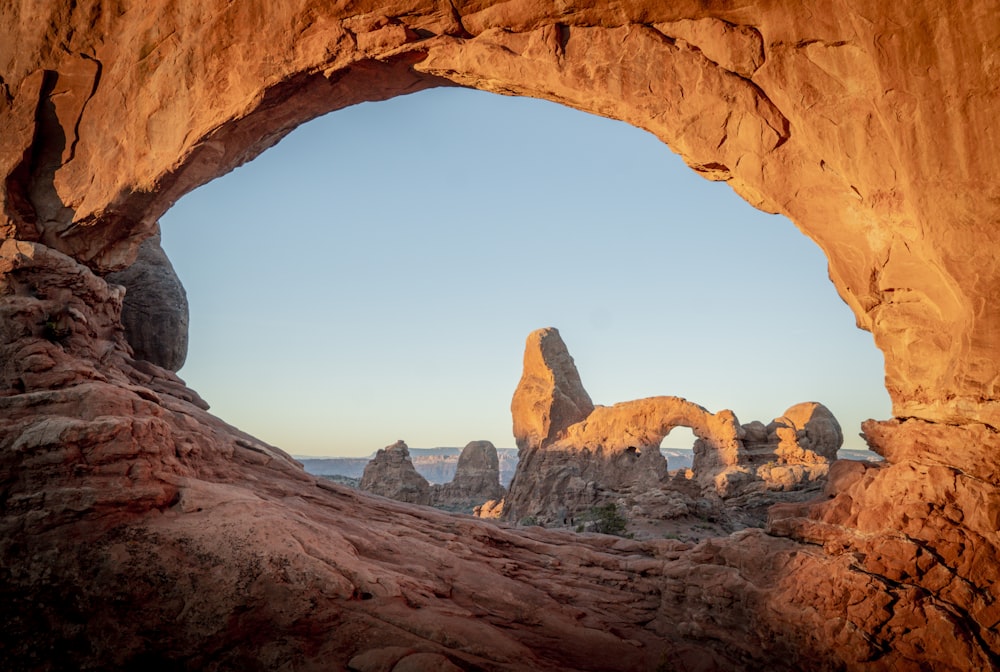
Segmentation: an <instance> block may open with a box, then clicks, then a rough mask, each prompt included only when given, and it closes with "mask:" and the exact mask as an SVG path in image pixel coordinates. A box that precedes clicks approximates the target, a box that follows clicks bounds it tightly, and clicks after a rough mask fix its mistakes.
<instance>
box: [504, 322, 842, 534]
mask: <svg viewBox="0 0 1000 672" xmlns="http://www.w3.org/2000/svg"><path fill="white" fill-rule="evenodd" d="M557 339H558V340H557ZM539 380H542V381H547V384H546V385H545V386H540V385H538V384H537V383H536V382H535V381H539ZM561 385H566V386H567V387H568V388H569V389H568V390H563V389H561V387H560V386H561ZM569 398H578V399H586V400H587V402H588V403H589V402H590V397H589V396H588V395H587V393H586V391H585V390H584V388H583V383H582V381H581V379H580V374H579V372H578V371H577V369H576V365H575V364H574V363H573V358H572V357H570V355H569V351H568V350H567V348H566V345H565V343H564V342H563V341H562V339H561V338H559V336H558V332H557V331H556V330H555V329H552V328H546V329H539V330H537V331H534V332H532V333H531V334H530V335H529V336H528V339H527V342H526V343H525V353H524V372H523V375H522V376H521V382H520V384H519V386H518V388H517V389H516V390H515V391H514V398H513V401H512V403H511V413H512V415H513V421H514V435H515V437H516V438H517V439H518V444H519V446H520V448H519V449H518V457H519V460H518V467H517V471H516V473H515V475H514V480H513V482H512V483H511V488H510V493H509V494H508V496H507V498H506V501H505V506H504V517H505V518H506V519H507V520H512V521H519V520H524V519H529V520H531V521H535V522H544V523H556V524H564V523H566V522H569V521H571V520H573V519H575V518H576V517H577V516H579V515H580V514H581V513H583V512H585V511H587V510H588V509H590V508H592V507H594V506H597V505H600V504H605V503H607V502H608V500H611V499H618V498H619V497H621V496H622V495H626V494H627V495H629V496H630V498H631V499H634V498H635V497H644V496H646V495H647V494H648V493H649V491H655V490H660V489H662V488H666V487H667V483H668V480H667V461H666V459H665V458H664V456H663V454H662V453H661V452H660V443H661V442H662V441H663V439H664V437H666V436H667V435H668V434H669V433H670V432H671V431H672V430H673V429H675V428H676V427H689V428H690V429H691V430H692V431H693V432H694V434H695V436H696V437H697V439H696V441H695V443H694V463H693V466H692V470H691V471H692V472H693V473H692V475H691V480H693V481H694V483H695V484H697V487H696V488H695V492H697V490H698V489H700V490H702V491H703V492H704V493H706V494H709V495H712V496H720V497H723V498H730V497H736V496H740V495H746V494H748V491H755V490H761V489H777V490H792V489H795V488H797V487H798V486H800V485H801V484H803V483H809V482H811V481H816V480H819V479H821V478H823V477H825V476H826V474H827V470H828V468H829V465H830V462H831V461H833V460H836V459H837V450H838V449H839V448H840V446H841V444H842V443H843V439H844V437H843V433H842V432H841V429H840V424H839V423H838V422H837V419H836V418H835V417H834V416H833V414H832V413H831V412H830V410H829V409H828V408H826V407H825V406H823V405H822V404H820V403H817V402H806V403H802V404H797V405H795V406H793V407H792V408H790V409H788V410H787V411H785V414H784V415H783V416H782V417H781V418H778V419H776V420H774V421H773V422H771V423H769V424H768V425H766V426H765V425H764V424H763V423H760V422H753V423H749V424H747V425H740V424H739V420H737V418H736V415H735V414H734V413H733V412H732V411H730V410H722V411H719V412H718V413H711V412H709V411H708V410H706V409H705V408H703V407H701V406H699V405H697V404H694V403H692V402H690V401H688V400H687V399H683V398H681V397H650V398H648V399H639V400H636V401H626V402H622V403H618V404H615V405H613V406H592V409H593V410H592V411H591V412H590V413H589V414H587V415H584V416H582V417H580V419H579V420H578V421H576V422H574V423H572V424H566V422H561V423H551V424H549V425H548V427H547V430H546V432H545V433H544V435H543V434H542V433H531V434H529V433H527V432H524V431H523V428H526V427H539V426H543V425H545V424H546V422H545V421H546V420H547V419H548V417H549V416H548V411H549V409H551V408H554V407H557V406H558V405H560V403H561V400H565V399H569ZM525 399H530V400H531V403H530V404H529V403H524V400H525ZM573 407H574V408H577V407H578V406H577V405H574V406H573ZM532 413H537V414H539V415H540V416H542V417H531V414H532ZM579 415H580V414H576V415H574V416H573V417H579ZM564 417H565V416H564ZM519 430H521V431H519ZM748 439H749V446H748V445H747V443H748V441H747V440H748ZM661 486H662V487H661ZM683 489H684V490H686V491H690V490H691V488H689V487H687V484H685V485H684V487H683ZM646 499H647V500H648V499H649V497H646Z"/></svg>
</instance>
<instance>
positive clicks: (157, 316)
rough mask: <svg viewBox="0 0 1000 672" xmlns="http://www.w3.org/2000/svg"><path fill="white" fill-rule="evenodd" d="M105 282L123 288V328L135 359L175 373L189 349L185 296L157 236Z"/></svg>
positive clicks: (109, 275)
mask: <svg viewBox="0 0 1000 672" xmlns="http://www.w3.org/2000/svg"><path fill="white" fill-rule="evenodd" d="M107 279H108V282H111V283H115V284H119V285H123V286H124V287H125V302H124V305H123V308H122V324H123V325H124V326H125V336H126V338H127V339H128V343H129V345H131V346H132V351H133V352H134V353H135V356H136V358H138V359H144V360H146V361H148V362H152V363H153V364H155V365H157V366H159V367H162V368H164V369H168V370H170V371H177V370H179V369H180V368H181V367H182V366H184V360H185V359H187V347H188V302H187V293H186V292H185V291H184V286H183V285H182V284H181V281H180V278H178V277H177V273H175V272H174V267H173V265H172V264H171V263H170V260H169V259H167V255H166V253H164V251H163V248H162V247H160V236H159V234H156V235H154V236H150V237H149V238H147V239H146V240H145V241H144V242H143V243H142V245H140V246H139V254H138V256H137V257H136V259H135V261H134V262H132V265H131V266H129V267H128V268H126V269H125V270H124V271H119V272H117V273H109V274H108V276H107Z"/></svg>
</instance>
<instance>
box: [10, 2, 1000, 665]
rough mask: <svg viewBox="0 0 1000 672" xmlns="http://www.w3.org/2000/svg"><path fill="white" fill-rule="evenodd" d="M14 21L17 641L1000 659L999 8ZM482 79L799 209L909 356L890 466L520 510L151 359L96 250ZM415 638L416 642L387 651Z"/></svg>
mask: <svg viewBox="0 0 1000 672" xmlns="http://www.w3.org/2000/svg"><path fill="white" fill-rule="evenodd" d="M0 27H2V30H3V36H4V39H3V40H0V120H2V122H3V128H4V133H3V136H2V137H0V174H2V176H3V186H2V189H0V236H2V237H3V239H4V242H3V244H2V245H0V290H2V291H0V294H2V296H0V318H2V319H0V361H2V369H0V388H2V390H3V392H2V393H0V395H2V396H0V411H2V412H0V461H2V462H0V467H2V473H3V474H4V476H3V480H2V481H0V488H2V491H0V539H2V542H0V555H2V557H3V558H4V562H3V563H2V566H3V567H4V572H5V575H4V581H3V582H0V591H2V594H0V598H3V599H4V602H5V604H8V605H11V609H10V610H8V613H6V614H5V615H4V616H3V618H4V619H5V620H4V623H3V626H4V627H3V628H2V629H3V632H4V633H5V634H4V637H5V643H9V646H7V648H5V649H0V650H3V651H4V655H7V656H10V657H11V658H13V659H14V662H15V663H20V664H22V666H24V667H34V668H37V667H39V666H43V667H44V665H48V666H49V667H53V668H58V667H66V666H69V665H70V663H69V662H68V661H72V664H73V665H77V666H91V667H97V666H100V667H104V668H114V667H127V666H129V665H131V664H133V663H135V662H137V661H142V662H144V663H146V664H149V663H161V664H162V665H173V666H178V665H187V666H190V667H206V666H209V667H210V666H212V665H219V666H223V667H225V666H239V665H241V664H242V662H244V661H247V660H253V661H256V662H257V663H260V664H264V665H268V664H269V663H277V662H279V661H280V662H282V663H285V662H287V661H289V660H292V661H294V662H295V663H296V664H299V665H300V666H302V667H303V668H306V667H308V666H309V665H322V664H324V662H328V661H329V660H331V659H333V660H338V661H341V660H343V661H347V660H349V659H351V658H352V657H355V661H356V662H355V667H361V666H362V665H363V664H370V661H371V660H374V659H380V660H388V659H389V658H393V657H395V658H393V660H396V659H404V658H407V657H413V658H414V660H412V661H410V662H409V663H408V664H410V665H418V664H420V662H418V658H419V661H422V663H423V664H424V665H425V666H426V665H431V664H435V665H438V666H444V665H446V664H450V665H454V666H457V667H459V668H473V667H479V668H481V667H484V666H491V667H496V668H503V669H566V668H577V669H637V668H652V667H655V666H656V665H657V664H658V663H659V662H661V661H662V660H664V659H665V657H666V656H668V655H669V656H670V658H669V660H672V661H676V665H677V667H678V669H681V668H682V667H683V666H684V665H688V666H693V665H694V664H695V662H696V661H698V662H699V663H700V664H702V665H703V666H710V665H712V664H715V665H717V666H718V667H721V668H727V669H734V668H737V667H739V666H743V667H748V668H752V667H761V666H768V667H771V668H772V669H781V667H782V666H786V669H796V668H801V667H802V665H803V664H805V663H804V661H809V663H808V664H809V666H810V667H813V668H815V669H842V668H845V667H847V668H858V669H862V668H871V669H889V668H892V667H896V668H900V667H915V666H917V665H920V664H924V665H929V666H932V667H938V668H941V669H947V668H948V667H949V666H953V665H955V661H962V663H963V664H967V665H968V666H970V667H974V668H981V669H987V668H989V667H991V666H994V667H995V666H997V665H998V664H1000V640H998V635H997V629H996V625H997V622H998V616H997V601H996V598H995V585H996V580H997V576H998V574H1000V572H998V567H997V562H996V558H997V556H998V552H997V551H998V548H1000V541H998V538H997V529H998V527H1000V526H998V524H997V520H996V518H997V515H996V512H997V511H1000V494H998V490H997V488H998V484H1000V468H998V467H997V464H998V462H997V454H998V448H1000V445H998V444H1000V442H998V440H997V438H996V430H995V428H996V427H997V426H1000V404H998V398H1000V394H998V386H1000V358H998V357H997V352H998V350H1000V343H998V342H997V340H996V334H997V333H1000V328H998V327H1000V313H998V312H997V311H996V310H995V305H994V303H995V302H994V301H993V300H992V297H995V296H996V295H998V293H1000V273H998V271H1000V269H998V264H1000V258H998V256H997V255H996V254H995V252H994V250H995V249H996V246H997V243H998V242H1000V241H998V236H1000V233H998V231H997V228H996V226H995V225H994V224H995V222H996V221H997V220H998V219H1000V215H998V212H1000V205H998V203H1000V186H998V184H997V182H996V180H993V179H989V178H988V177H986V178H984V177H983V176H991V175H993V174H994V173H995V172H996V171H995V162H996V158H995V157H996V156H998V155H1000V151H998V150H1000V137H998V133H1000V131H998V130H997V127H996V124H995V119H996V118H997V116H998V111H1000V103H998V102H997V88H996V81H997V78H996V70H997V64H996V62H995V59H993V58H992V56H990V55H991V54H993V53H994V52H995V51H996V45H998V44H1000V21H998V20H997V17H996V10H995V8H994V7H993V6H992V4H991V3H987V2H971V3H967V4H963V5H961V6H949V7H947V8H942V7H941V6H940V5H939V3H937V2H932V1H930V0H918V1H916V2H911V3H905V4H902V3H900V4H898V6H886V5H885V3H878V2H874V1H865V2H861V3H855V4H854V5H852V6H851V7H850V8H847V7H844V6H843V5H842V4H841V3H836V2H823V3H820V4H818V5H813V6H812V11H811V12H809V13H807V12H804V11H801V12H800V11H795V12H792V11H790V10H789V9H788V8H787V7H785V6H780V5H778V4H776V3H750V4H742V5H740V6H738V7H736V6H733V7H728V6H727V7H723V6H722V5H719V4H717V3H715V4H713V3H704V2H702V1H701V0H684V1H682V2H672V3H662V2H642V1H637V2H628V3H622V4H617V5H614V6H613V7H612V6H610V5H609V6H603V5H599V4H593V3H579V4H578V5H565V6H564V5H560V7H559V8H556V7H555V6H547V5H539V4H532V3H528V2H522V1H521V0H510V1H509V2H501V3H445V4H442V3H437V2H431V1H430V0H412V1H411V2H403V3H392V4H390V5H386V4H385V3H373V2H361V3H352V4H350V6H349V8H346V7H345V6H343V5H334V4H328V3H319V2H312V1H311V0H298V1H297V2H291V3H271V2H264V1H263V0H246V1H241V2H237V3H233V2H227V1H226V0H212V1H208V2H201V3H172V2H166V1H164V2H154V3H146V4H145V5H143V6H142V7H141V8H140V7H135V8H129V7H127V6H125V5H123V4H119V3H111V2H103V1H101V0H83V1H80V2H60V1H58V0H47V1H44V2H35V3H15V4H11V5H9V6H6V7H4V8H3V9H0ZM454 84H458V85H462V86H474V87H477V88H481V89H484V90H490V91H495V92H499V93H508V94H516V95H531V96H538V97H543V98H548V99H551V100H555V101H557V102H561V103H564V104H567V105H572V106H574V107H578V108H580V109H583V110H587V111H590V112H594V113H597V114H602V115H605V116H610V117H614V118H618V119H621V120H623V121H626V122H628V123H631V124H634V125H636V126H639V127H641V128H645V129H647V130H649V131H650V132H652V133H654V134H656V135H657V136H658V137H660V138H661V139H662V140H664V141H665V142H666V143H667V144H668V145H670V147H671V148H673V149H674V150H675V151H677V152H679V153H680V154H682V155H683V156H684V158H685V160H686V161H687V162H688V164H689V165H691V166H692V167H693V168H694V169H695V170H698V171H699V172H701V173H702V174H703V175H705V176H706V177H708V178H710V179H723V180H727V181H728V182H729V184H730V185H731V186H732V187H733V188H734V189H736V190H737V191H738V192H739V193H740V194H741V195H743V196H744V197H745V198H746V199H747V200H749V201H750V202H751V203H753V204H754V205H756V206H757V207H760V208H763V209H765V210H768V211H772V212H781V213H784V214H786V215H788V216H789V217H790V218H791V219H792V220H793V221H794V222H796V223H797V224H798V226H799V227H800V228H802V229H803V230H804V231H805V232H806V233H808V235H810V236H811V237H812V238H813V239H814V240H815V241H816V242H817V243H818V244H819V245H820V247H821V248H822V249H823V250H824V251H825V252H826V254H827V256H828V258H829V260H830V276H831V279H832V280H833V282H834V283H835V284H836V286H837V288H838V291H839V292H840V295H841V296H842V297H843V299H844V300H845V301H846V302H847V303H848V305H849V306H850V307H851V308H852V310H853V311H854V314H855V316H856V318H857V321H858V324H859V325H860V326H861V327H863V328H865V329H868V330H870V331H871V332H872V333H873V335H874V337H875V340H876V343H877V345H878V346H879V348H880V349H881V350H882V351H883V353H884V354H885V360H886V385H887V388H888V389H889V392H890V395H891V397H892V400H893V412H894V415H895V416H896V417H897V419H896V420H892V421H888V422H882V423H875V422H870V423H868V424H866V426H865V433H866V436H867V438H868V440H869V442H870V443H871V444H872V445H873V447H875V448H876V449H877V450H878V451H880V452H881V453H882V454H883V455H884V456H886V458H887V460H888V461H887V463H886V464H885V465H879V466H872V465H858V464H852V463H842V464H843V466H840V467H837V468H836V470H835V472H834V473H832V474H831V485H830V488H829V491H828V493H827V495H828V499H827V500H826V501H824V502H816V503H812V504H809V505H801V506H794V507H785V508H783V509H776V510H774V511H773V513H772V521H771V524H770V527H769V531H768V533H766V534H765V533H763V532H759V533H757V532H750V533H746V534H743V535H741V536H739V537H733V538H730V539H727V540H718V541H715V542H712V543H711V544H706V545H703V546H702V547H699V549H698V550H697V551H696V552H689V549H685V548H683V547H681V546H679V545H674V544H671V543H667V542H665V543H663V544H659V545H656V544H652V545H643V544H638V543H633V544H632V545H629V544H628V543H626V542H616V545H614V546H612V545H602V543H601V542H592V543H589V544H584V543H582V542H571V541H569V540H568V539H566V538H564V537H560V536H558V535H557V534H555V533H548V534H545V533H541V532H532V533H528V534H525V535H518V534H513V533H511V532H509V531H506V530H503V529H498V528H494V527H489V526H486V524H483V523H475V522H472V521H467V520H461V521H458V522H455V521H454V520H452V519H448V518H444V517H441V516H436V515H434V514H431V513H426V514H422V515H416V514H414V513H413V512H412V511H411V510H410V509H407V508H406V507H403V506H398V507H395V506H394V505H391V504H385V503H383V504H376V503H373V502H372V501H371V500H368V499H365V498H363V497H360V496H356V495H352V494H350V493H347V492H345V491H342V490H340V489H337V488H333V489H330V488H329V487H324V486H322V485H320V484H318V483H316V482H315V481H314V480H312V479H310V478H309V477H308V476H306V475H305V474H304V473H303V472H302V471H301V469H299V468H297V467H296V466H295V464H294V463H293V461H291V460H290V458H288V457H287V456H285V455H284V454H283V453H281V451H279V450H277V449H275V448H273V447H271V446H267V445H265V444H262V443H261V442H259V441H256V440H255V439H253V438H252V437H248V436H246V435H243V434H241V433H239V432H238V430H236V429H234V428H231V427H228V426H226V425H224V424H223V423H221V422H220V421H219V420H217V419H215V418H212V417H211V416H210V415H208V414H207V413H206V412H205V411H204V404H203V402H201V401H200V400H199V399H198V398H197V395H195V394H194V393H193V392H191V391H190V390H187V388H186V387H185V386H184V385H183V383H182V382H181V381H179V380H178V379H177V378H176V377H175V376H173V375H172V374H170V373H169V372H168V371H166V370H163V369H160V368H158V367H156V366H152V365H148V364H145V363H143V362H138V361H136V360H134V359H133V358H132V352H131V350H130V349H129V347H128V345H127V344H126V342H125V340H124V338H123V336H122V328H121V314H120V313H121V302H122V296H121V292H120V290H118V289H117V288H115V287H113V286H109V285H108V284H107V283H105V282H104V281H103V280H101V278H100V277H98V276H97V275H95V274H94V273H93V272H92V271H97V272H99V273H104V272H107V271H111V270H115V269H117V268H120V267H122V266H124V265H127V264H128V263H129V262H130V261H131V259H132V258H133V257H134V255H135V253H136V250H137V248H138V245H139V244H140V243H141V241H142V240H143V239H144V238H147V237H148V236H150V235H152V234H153V233H154V232H155V229H156V221H157V218H158V217H159V216H160V214H162V213H163V212H164V211H165V210H166V209H167V208H169V207H170V204H171V203H173V202H174V201H175V200H176V199H177V198H178V197H180V196H181V195H182V194H184V193H186V192H187V191H189V190H190V189H192V188H194V187H196V186H198V185H199V184H202V183H204V182H206V181H208V180H210V179H212V178H213V177H215V176H217V175H219V174H222V173H223V172H225V171H227V170H230V169H232V168H233V167H234V166H236V165H239V164H240V163H241V162H244V161H247V160H249V159H251V158H253V156H255V155H256V154H257V153H259V152H260V151H263V150H264V149H266V148H267V147H268V146H270V145H272V144H273V143H274V142H276V141H277V140H278V139H280V138H281V137H282V136H283V135H284V134H285V133H287V132H288V131H289V130H290V129H291V128H293V127H294V126H295V125H296V124H298V123H301V122H302V121H304V120H306V119H308V118H311V117H313V116H316V115H318V114H322V113H324V112H327V111H331V110H334V109H337V108H339V107H343V106H346V105H350V104H352V103H356V102H360V101H362V100H378V99H383V98H386V97H390V96H393V95H400V94H403V93H407V92H410V91H415V90H419V89H421V88H426V87H429V86H437V85H454ZM399 520H405V521H407V522H406V523H400V522H399ZM29 523H30V526H31V528H30V530H29V529H28V527H26V526H27V525H28V524H29ZM403 536H405V537H406V538H407V540H408V543H409V544H410V545H411V547H413V548H419V549H420V551H421V553H419V554H417V557H416V559H412V560H411V558H412V557H413V554H408V558H407V559H406V560H405V561H403V560H401V559H400V557H399V555H398V553H397V548H398V543H399V539H400V538H402V537H403ZM782 537H787V538H782ZM68 540H69V541H68ZM70 543H71V544H72V546H68V545H67V544H70ZM470 549H475V551H477V552H471V553H470V552H469V551H470ZM567 549H572V550H567ZM557 556H558V557H564V558H567V559H568V560H567V561H566V562H563V563H562V564H561V566H559V567H558V568H557V569H553V565H552V562H551V560H552V558H553V557H557ZM317 558H319V561H317ZM39 567H44V568H45V571H43V572H40V571H39V569H38V568H39ZM220 567H221V568H229V569H230V570H231V571H229V570H220V571H215V570H214V569H213V568H220ZM594 568H604V569H605V570H607V571H608V572H609V575H608V577H605V578H607V579H608V580H606V581H598V582H595V581H594V580H593V579H594V576H593V573H594V571H595V570H594ZM95 576H96V577H99V578H98V579H97V580H91V579H90V578H89V577H95ZM484 577H485V579H484ZM816 577H822V580H821V581H820V580H819V579H817V578H816ZM487 579H488V580H487ZM691 582H694V583H696V584H697V585H698V588H699V594H700V595H701V596H702V599H701V600H700V601H697V602H693V601H691V600H688V599H686V598H685V597H684V596H685V594H686V589H687V588H688V586H689V584H690V583H691ZM486 584H488V585H486ZM570 594H571V595H572V596H573V598H574V599H573V600H572V602H573V603H574V604H575V605H582V606H574V607H572V608H570V607H567V606H566V605H567V603H568V602H569V601H570V600H568V599H567V595H570ZM734 595H735V596H737V599H734ZM151 596H156V599H155V600H154V599H151ZM713 605H714V606H713ZM82 614H87V616H88V618H86V619H84V618H82V616H81V615H82ZM180 614H183V615H184V618H183V619H182V620H181V621H180V624H179V625H178V626H177V627H175V628H172V629H171V632H170V633H169V634H167V635H165V637H164V638H163V639H162V640H160V641H151V640H150V639H149V638H148V637H146V635H147V634H148V633H149V632H151V631H155V630H157V629H158V627H159V624H163V623H175V621H176V618H177V617H178V615H180ZM220 623H221V624H226V629H222V630H220V629H219V628H218V627H215V625H213V624H220ZM40 624H45V625H44V627H43V626H42V625H40ZM331 625H333V626H335V627H331ZM387 631H391V632H392V633H393V636H394V638H395V641H397V642H398V643H399V644H400V646H399V647H397V648H394V649H392V650H388V649H384V650H366V649H364V648H363V646H364V642H366V641H371V638H369V637H365V636H362V635H364V634H365V633H380V632H387ZM41 632H46V634H45V638H46V640H45V642H40V641H39V640H38V637H39V636H40V635H39V633H41ZM81 633H83V634H82V635H81ZM276 633H282V635H283V636H282V637H278V636H276ZM310 633H323V634H322V635H321V636H318V635H316V634H310ZM53 642H57V643H59V646H54V645H53ZM237 644H238V645H237ZM53 646H54V648H53ZM50 650H56V651H62V652H63V653H61V654H53V655H56V656H59V655H62V656H65V658H64V659H59V660H56V659H53V660H50V661H40V660H39V658H38V656H39V655H41V653H40V652H42V651H50ZM310 652H311V653H310ZM420 657H422V658H420ZM365 661H369V663H365ZM706 661H707V662H706ZM393 664H394V663H393Z"/></svg>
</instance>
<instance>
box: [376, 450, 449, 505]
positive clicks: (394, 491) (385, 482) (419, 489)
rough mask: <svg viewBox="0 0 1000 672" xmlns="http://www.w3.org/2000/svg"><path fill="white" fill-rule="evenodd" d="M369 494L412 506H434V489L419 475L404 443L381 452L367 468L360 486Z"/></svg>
mask: <svg viewBox="0 0 1000 672" xmlns="http://www.w3.org/2000/svg"><path fill="white" fill-rule="evenodd" d="M358 487H360V488H361V489H362V490H364V491H365V492H370V493H372V494H375V495H381V496H383V497H388V498H389V499H395V500H397V501H400V502H409V503H410V504H424V505H427V504H430V502H431V486H430V483H428V482H427V479H426V478H424V477H423V476H421V475H420V474H418V473H417V470H416V469H415V468H414V466H413V462H412V461H411V460H410V449H409V447H408V446H407V445H406V444H405V443H404V442H402V441H397V442H396V443H394V444H392V445H391V446H386V447H385V448H381V449H380V450H379V451H378V452H377V453H375V457H373V458H372V459H371V461H370V462H369V463H368V464H367V465H366V466H365V473H364V474H362V475H361V484H360V485H359V486H358Z"/></svg>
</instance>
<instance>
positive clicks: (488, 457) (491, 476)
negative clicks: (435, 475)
mask: <svg viewBox="0 0 1000 672" xmlns="http://www.w3.org/2000/svg"><path fill="white" fill-rule="evenodd" d="M505 494H506V490H505V489H504V487H503V486H502V485H500V457H499V456H498V455H497V449H496V446H494V445H493V444H492V443H491V442H489V441H471V442H469V443H468V444H466V446H465V448H463V449H462V453H461V455H459V456H458V467H457V468H456V469H455V477H454V478H453V479H452V480H451V482H449V483H445V484H443V485H435V486H432V488H431V506H435V507H437V508H439V509H447V510H449V511H462V512H465V513H472V512H473V511H474V510H475V508H476V507H478V506H482V505H483V504H485V503H486V502H488V501H490V500H498V499H503V497H504V495H505Z"/></svg>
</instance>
